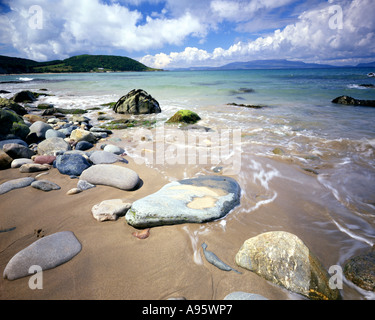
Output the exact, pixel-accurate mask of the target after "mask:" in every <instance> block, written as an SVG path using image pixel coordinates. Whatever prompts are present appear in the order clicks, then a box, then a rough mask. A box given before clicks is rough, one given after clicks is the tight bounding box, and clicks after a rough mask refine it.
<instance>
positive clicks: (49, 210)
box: [0, 130, 356, 300]
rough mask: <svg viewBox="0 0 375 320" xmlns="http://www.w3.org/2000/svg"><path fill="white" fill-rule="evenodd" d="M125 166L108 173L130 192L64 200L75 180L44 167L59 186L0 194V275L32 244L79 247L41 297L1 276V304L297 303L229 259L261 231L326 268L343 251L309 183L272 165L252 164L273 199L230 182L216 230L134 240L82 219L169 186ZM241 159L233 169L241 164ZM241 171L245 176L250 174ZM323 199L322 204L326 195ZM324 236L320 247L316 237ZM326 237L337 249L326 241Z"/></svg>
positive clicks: (14, 173)
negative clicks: (67, 242) (58, 241)
mask: <svg viewBox="0 0 375 320" xmlns="http://www.w3.org/2000/svg"><path fill="white" fill-rule="evenodd" d="M124 134H126V135H127V134H128V133H127V132H126V130H118V131H117V130H116V132H115V133H114V135H115V136H123V135H124ZM99 145H100V144H99V143H98V144H97V146H96V147H94V148H99ZM125 158H126V160H128V163H117V165H121V166H126V167H128V168H131V169H133V170H135V171H136V172H137V173H138V174H139V176H140V178H141V180H142V185H141V187H140V188H139V189H137V190H135V191H122V190H120V189H116V188H113V187H108V186H99V185H98V186H96V187H95V188H92V189H89V190H85V191H83V192H81V193H79V194H75V195H67V194H66V192H67V191H68V190H70V189H71V188H74V187H76V184H77V179H71V178H70V177H69V176H67V175H62V174H60V173H59V172H58V170H57V169H56V168H52V169H50V170H49V171H48V174H47V175H45V176H44V177H45V178H47V179H48V180H50V181H52V182H55V183H57V184H58V185H60V186H61V189H60V190H53V191H49V192H43V191H40V190H37V189H34V188H32V187H26V188H22V189H16V190H12V191H10V192H8V193H6V194H3V195H1V213H0V215H1V229H8V228H13V227H15V229H13V230H12V231H8V232H3V233H1V234H0V237H1V238H0V264H1V265H0V267H1V270H4V268H5V266H6V264H7V263H8V261H9V260H10V259H11V258H12V256H13V255H15V254H16V253H17V252H18V251H20V250H22V249H23V248H25V247H27V246H28V245H30V244H31V243H33V242H34V241H36V240H38V239H39V238H40V237H41V236H47V235H50V234H53V233H55V232H59V231H72V232H73V233H74V234H75V236H76V237H77V239H78V240H79V241H80V243H81V244H82V250H81V252H80V253H79V254H78V255H77V256H75V257H74V258H73V259H72V260H70V261H68V262H66V263H64V264H62V265H60V266H58V267H56V268H54V269H50V270H46V271H44V272H43V289H41V290H38V289H35V290H31V289H30V288H29V285H28V281H29V277H24V278H21V279H17V280H13V281H9V280H6V279H3V278H1V280H0V281H1V285H0V298H1V299H85V300H86V299H126V300H165V299H168V298H173V297H184V298H186V299H188V300H212V299H214V300H222V299H223V298H224V297H225V296H226V295H227V294H229V293H231V292H234V291H244V292H251V293H257V294H260V295H263V296H264V297H266V298H268V299H273V300H274V299H276V300H280V299H281V300H284V299H303V297H302V296H299V295H297V294H294V293H291V292H289V291H287V290H286V289H283V288H282V287H279V286H277V285H274V284H272V283H270V282H268V281H266V280H264V279H262V278H261V277H259V276H258V275H256V274H255V273H253V272H250V271H247V270H245V269H242V268H240V267H239V266H237V265H236V264H235V254H236V253H237V251H238V250H239V248H240V247H241V245H242V243H243V242H244V241H245V240H246V239H248V238H250V237H253V236H255V235H258V234H260V233H262V232H266V231H276V230H283V231H289V232H291V233H294V234H296V235H297V236H299V237H300V238H301V239H303V241H304V242H305V243H306V244H307V246H308V247H309V248H310V249H311V250H312V251H314V252H315V253H316V254H317V255H318V256H319V258H320V259H321V261H322V262H323V264H324V265H325V266H326V267H327V268H328V267H329V266H330V265H332V264H335V263H336V261H337V259H338V254H339V252H338V251H337V243H339V242H340V243H343V244H344V243H345V235H344V234H343V233H340V232H337V229H336V228H335V227H334V225H333V224H332V223H329V222H327V217H326V215H327V212H326V210H327V209H326V208H325V207H323V206H322V205H321V204H319V201H314V200H313V201H312V199H316V200H319V199H321V197H322V196H324V190H322V188H321V186H320V185H319V184H318V183H317V181H316V177H315V176H314V175H312V174H308V173H306V172H304V171H303V170H298V169H296V168H294V167H293V166H290V165H289V164H288V163H283V162H280V161H275V160H273V159H268V160H264V159H257V161H261V162H259V163H262V162H263V164H262V165H263V166H264V167H265V168H266V167H267V166H268V167H269V168H270V167H272V168H277V170H278V172H280V173H281V174H280V177H279V178H277V177H276V178H273V179H270V180H267V179H266V180H264V181H266V182H267V183H269V184H270V185H269V187H270V190H277V198H276V200H275V201H273V202H271V203H267V201H265V202H262V201H264V200H265V199H267V198H269V197H270V196H271V195H270V194H268V190H266V189H265V188H264V185H263V186H262V185H261V184H260V183H259V181H257V180H256V179H252V181H251V179H247V181H244V180H243V178H241V176H240V175H233V176H232V177H233V178H235V179H237V181H238V182H239V183H240V185H241V188H242V197H241V204H240V205H239V206H238V207H236V208H235V209H233V210H232V211H231V212H230V213H229V214H228V215H227V216H226V217H225V218H224V220H225V224H223V223H222V220H219V221H213V222H209V223H204V224H180V225H170V226H161V227H154V228H151V230H150V236H149V237H148V238H147V239H138V238H136V237H134V236H133V235H132V233H133V232H134V231H137V229H135V228H133V227H132V226H130V225H128V224H127V223H126V220H125V218H124V217H120V218H119V219H118V220H117V221H105V222H98V221H97V220H95V219H94V218H93V216H92V213H91V208H92V207H93V206H94V205H95V204H97V203H99V202H101V201H103V200H108V199H117V198H120V199H126V200H127V201H129V202H134V201H135V200H137V199H140V198H142V197H144V196H146V195H149V194H151V193H153V192H156V191H158V190H159V189H160V188H161V187H162V186H163V185H165V184H166V183H168V182H169V181H168V178H167V176H166V175H163V174H162V173H161V172H160V171H159V170H157V169H156V168H153V167H151V166H147V165H145V164H143V165H141V164H137V163H135V162H134V161H133V159H131V157H128V156H126V157H125ZM253 159H256V158H253ZM244 160H245V162H242V169H243V170H244V168H246V166H248V165H249V163H251V161H250V162H248V160H246V158H244ZM257 163H258V162H257ZM201 169H202V168H201V167H200V166H199V165H194V166H193V165H192V166H190V167H189V166H188V165H187V166H184V170H181V167H179V166H178V165H177V166H169V167H168V166H165V168H164V170H166V172H168V173H169V174H170V175H172V176H175V177H177V178H179V179H182V178H184V177H183V175H184V174H185V175H186V173H187V174H189V175H191V177H193V176H194V175H195V174H196V172H197V170H201ZM248 173H249V174H254V172H252V170H250V169H249V170H248ZM37 174H38V173H26V174H25V173H20V172H19V170H18V169H7V170H3V171H2V172H1V178H0V183H3V182H5V181H8V180H11V179H16V178H20V177H25V176H33V177H35V176H36V175H37ZM211 174H218V175H220V174H222V173H213V172H211ZM283 177H287V178H283ZM306 197H308V198H309V199H307V198H306ZM326 200H327V201H325V204H326V206H327V203H328V202H329V197H327V199H326ZM258 202H259V203H258ZM257 203H258V205H256V204H257ZM254 204H255V206H254ZM247 209H249V210H247ZM301 212H303V214H301ZM307 212H308V213H309V214H306V213H307ZM319 223H321V226H322V233H318V234H317V233H316V231H315V230H312V228H310V227H311V226H312V225H314V224H319ZM328 231H329V232H328ZM328 235H329V239H328V238H327V239H325V238H326V237H328ZM332 237H334V238H336V239H337V242H335V243H332V241H331V240H330V239H332ZM324 241H326V242H325V245H324V246H322V245H321V244H322V242H324ZM203 242H205V243H207V244H208V248H209V250H211V251H213V252H214V253H215V254H216V255H217V256H218V257H220V259H221V260H223V261H225V262H226V263H227V264H229V265H230V266H232V267H233V268H236V269H237V270H240V271H241V272H242V274H241V275H240V274H237V273H235V272H226V271H222V270H219V269H218V268H216V267H215V266H213V265H211V264H209V263H208V262H207V261H206V260H205V258H204V256H203V254H202V248H201V244H202V243H203ZM348 290H349V294H350V288H349V289H348ZM352 294H353V295H354V296H355V294H356V293H355V292H353V293H352Z"/></svg>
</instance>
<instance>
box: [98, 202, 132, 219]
mask: <svg viewBox="0 0 375 320" xmlns="http://www.w3.org/2000/svg"><path fill="white" fill-rule="evenodd" d="M130 207H131V203H128V202H124V201H123V200H121V199H112V200H104V201H102V202H100V203H99V204H96V205H94V206H93V207H92V209H91V212H92V215H93V216H94V218H95V219H96V220H98V221H106V220H112V221H114V220H117V219H118V217H121V216H124V215H125V214H126V212H127V211H128V210H129V208H130Z"/></svg>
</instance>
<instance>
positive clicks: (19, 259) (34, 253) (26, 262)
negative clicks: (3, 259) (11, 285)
mask: <svg viewBox="0 0 375 320" xmlns="http://www.w3.org/2000/svg"><path fill="white" fill-rule="evenodd" d="M81 248H82V247H81V244H80V242H79V241H78V239H77V238H76V237H75V235H74V233H73V232H71V231H62V232H57V233H54V234H51V235H49V236H46V237H43V238H41V239H39V240H37V241H35V242H34V243H32V244H31V245H29V246H28V247H26V248H25V249H23V250H21V251H20V252H18V253H17V254H16V255H14V256H13V258H12V259H10V261H9V262H8V264H7V265H6V267H5V270H4V273H3V277H4V279H8V280H15V279H18V278H22V277H25V276H28V275H30V273H29V269H30V267H31V266H35V265H36V266H39V267H41V268H42V270H43V271H45V270H48V269H51V268H55V267H57V266H59V265H61V264H63V263H65V262H67V261H69V260H70V259H72V258H73V257H74V256H76V255H77V254H78V253H79V252H80V251H81Z"/></svg>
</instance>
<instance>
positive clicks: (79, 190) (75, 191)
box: [66, 188, 82, 195]
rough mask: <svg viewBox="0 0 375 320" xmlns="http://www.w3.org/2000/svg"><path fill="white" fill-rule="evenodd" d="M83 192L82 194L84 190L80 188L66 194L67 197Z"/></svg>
mask: <svg viewBox="0 0 375 320" xmlns="http://www.w3.org/2000/svg"><path fill="white" fill-rule="evenodd" d="M81 192H82V190H81V189H79V188H72V189H70V190H69V191H68V192H67V193H66V194H67V195H72V194H77V193H81Z"/></svg>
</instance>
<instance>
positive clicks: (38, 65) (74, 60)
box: [0, 54, 375, 74]
mask: <svg viewBox="0 0 375 320" xmlns="http://www.w3.org/2000/svg"><path fill="white" fill-rule="evenodd" d="M351 67H358V68H372V67H375V61H374V62H370V63H360V64H358V65H356V66H351ZM318 68H339V67H337V66H332V65H328V64H317V63H305V62H302V61H289V60H282V59H276V60H253V61H247V62H233V63H229V64H226V65H223V66H221V67H191V68H173V69H169V70H246V69H318ZM113 71H160V69H153V68H150V67H147V66H145V65H144V64H142V63H140V62H138V61H136V60H134V59H131V58H128V57H121V56H110V55H89V54H83V55H79V56H73V57H71V58H68V59H65V60H53V61H47V62H37V61H34V60H29V59H22V58H14V57H8V56H1V55H0V74H11V73H64V72H113Z"/></svg>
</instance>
